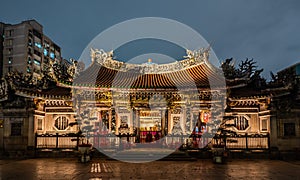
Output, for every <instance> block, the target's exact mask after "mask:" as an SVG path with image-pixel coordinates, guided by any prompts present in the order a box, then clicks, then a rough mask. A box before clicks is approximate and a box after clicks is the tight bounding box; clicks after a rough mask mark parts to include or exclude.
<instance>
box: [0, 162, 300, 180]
mask: <svg viewBox="0 0 300 180" xmlns="http://www.w3.org/2000/svg"><path fill="white" fill-rule="evenodd" d="M0 179H1V180H6V179H11V180H18V179H22V180H23V179H24V180H31V179H32V180H35V179H49V180H50V179H53V180H54V179H55V180H59V179H64V180H65V179H80V180H84V179H88V180H101V179H155V180H156V179H299V180H300V162H299V161H290V162H285V161H279V160H240V159H234V160H231V161H229V162H227V163H226V164H213V163H212V161H211V160H198V161H193V162H187V161H155V162H149V163H142V164H141V163H124V162H119V161H112V160H103V159H93V160H92V161H90V162H88V163H80V162H78V160H77V159H74V158H70V159H69V158H60V159H50V158H44V159H26V160H0Z"/></svg>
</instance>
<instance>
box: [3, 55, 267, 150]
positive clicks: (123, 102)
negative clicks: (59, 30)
mask: <svg viewBox="0 0 300 180" xmlns="http://www.w3.org/2000/svg"><path fill="white" fill-rule="evenodd" d="M91 59H92V63H91V65H90V66H89V67H88V68H87V69H86V70H85V71H83V72H80V73H78V72H77V71H76V66H73V68H74V69H73V70H70V72H72V75H74V74H75V78H74V79H73V80H72V81H70V79H69V78H68V79H59V78H54V79H55V85H52V86H51V83H48V86H46V87H47V88H42V89H39V88H34V85H32V86H28V84H29V85H30V83H29V82H30V79H29V80H28V79H27V80H26V76H25V75H20V74H18V73H15V74H14V73H11V74H9V75H8V76H6V77H5V78H3V79H2V81H1V92H2V94H1V98H2V106H1V113H0V118H1V119H0V148H1V149H2V151H23V150H24V151H26V150H28V149H36V148H47V149H51V148H52V149H53V148H72V147H75V146H76V145H78V141H76V140H74V138H75V137H76V136H78V133H79V132H80V133H82V134H83V136H84V138H86V140H88V141H89V143H92V144H93V145H94V146H95V147H106V146H107V147H116V146H118V145H119V143H120V142H121V141H122V138H124V137H125V138H126V141H127V142H129V143H130V144H131V145H132V144H151V143H154V142H155V141H158V140H163V142H162V144H163V145H165V146H170V145H171V144H173V145H174V144H176V143H177V144H179V145H181V144H185V147H187V146H188V147H189V148H196V149H197V148H198V149H199V148H204V147H206V146H207V145H208V144H212V143H213V142H214V140H211V138H213V137H215V135H216V134H217V135H218V136H220V137H224V136H226V138H227V139H225V141H224V142H223V143H225V145H226V146H227V147H228V148H233V149H245V148H249V149H268V148H269V147H270V142H269V138H268V137H269V134H270V133H271V131H270V130H271V128H270V125H271V122H270V117H271V111H270V108H269V105H270V99H271V96H270V95H269V94H268V93H267V92H266V93H262V91H260V90H257V89H251V88H249V82H252V81H251V80H252V79H251V78H253V76H251V77H250V76H243V77H239V78H235V79H234V80H232V79H230V78H227V77H226V76H227V74H226V73H227V72H226V71H225V77H224V74H223V71H222V70H221V69H218V68H217V67H214V66H213V65H212V64H211V63H210V62H209V49H200V50H195V51H190V50H187V56H185V57H184V59H183V60H180V61H176V62H173V63H169V64H155V63H152V62H151V60H148V62H146V63H144V64H128V63H124V62H121V61H118V60H114V59H113V52H104V51H103V50H92V51H91ZM74 72H76V73H74ZM68 77H69V76H68ZM58 79H59V80H58ZM44 84H45V83H44ZM52 84H53V83H52ZM44 87H45V86H44ZM224 117H228V118H227V119H226V120H225V118H224ZM229 117H230V118H229ZM224 127H226V128H224ZM220 128H221V129H223V130H222V131H220ZM224 129H226V130H224ZM83 136H81V134H80V138H81V137H83ZM103 137H110V138H108V139H109V140H108V141H109V142H107V138H106V139H104V140H103ZM164 137H166V138H164ZM101 138H102V140H101ZM209 138H210V139H209ZM107 144H109V145H107Z"/></svg>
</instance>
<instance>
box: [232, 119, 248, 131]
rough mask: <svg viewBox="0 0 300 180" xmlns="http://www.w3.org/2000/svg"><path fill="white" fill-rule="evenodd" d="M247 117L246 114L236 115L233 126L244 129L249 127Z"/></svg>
mask: <svg viewBox="0 0 300 180" xmlns="http://www.w3.org/2000/svg"><path fill="white" fill-rule="evenodd" d="M248 119H249V117H248V116H246V115H242V116H236V117H235V118H234V126H235V128H236V129H238V130H241V131H243V130H246V129H247V128H248V127H249V121H248Z"/></svg>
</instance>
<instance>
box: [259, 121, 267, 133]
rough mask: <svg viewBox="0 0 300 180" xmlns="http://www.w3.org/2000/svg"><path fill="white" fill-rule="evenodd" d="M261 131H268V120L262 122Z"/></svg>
mask: <svg viewBox="0 0 300 180" xmlns="http://www.w3.org/2000/svg"><path fill="white" fill-rule="evenodd" d="M261 131H268V122H267V120H266V119H262V120H261Z"/></svg>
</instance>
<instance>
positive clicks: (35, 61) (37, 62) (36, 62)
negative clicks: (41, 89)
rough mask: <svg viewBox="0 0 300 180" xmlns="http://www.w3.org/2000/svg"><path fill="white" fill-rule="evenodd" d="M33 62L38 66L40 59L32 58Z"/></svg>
mask: <svg viewBox="0 0 300 180" xmlns="http://www.w3.org/2000/svg"><path fill="white" fill-rule="evenodd" d="M33 62H34V64H36V65H38V66H40V65H41V62H40V61H38V60H36V59H34V60H33Z"/></svg>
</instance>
